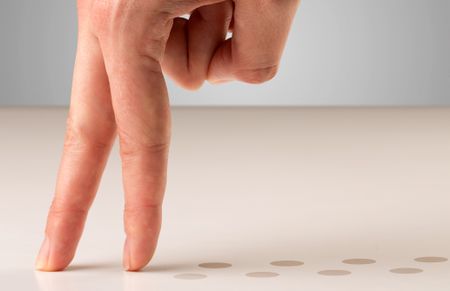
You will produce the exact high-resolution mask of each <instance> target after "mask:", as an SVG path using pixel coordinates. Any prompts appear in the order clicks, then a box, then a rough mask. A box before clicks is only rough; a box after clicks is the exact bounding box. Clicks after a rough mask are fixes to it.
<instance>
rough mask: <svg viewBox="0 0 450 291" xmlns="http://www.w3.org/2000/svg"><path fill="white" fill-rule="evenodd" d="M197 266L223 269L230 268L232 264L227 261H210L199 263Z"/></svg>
mask: <svg viewBox="0 0 450 291" xmlns="http://www.w3.org/2000/svg"><path fill="white" fill-rule="evenodd" d="M198 266H199V267H200V268H206V269H224V268H230V267H231V266H232V265H231V264H229V263H222V262H210V263H201V264H199V265H198Z"/></svg>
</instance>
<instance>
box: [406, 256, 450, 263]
mask: <svg viewBox="0 0 450 291" xmlns="http://www.w3.org/2000/svg"><path fill="white" fill-rule="evenodd" d="M414 260H415V261H416V262H421V263H442V262H447V261H448V259H447V258H444V257H420V258H415V259H414Z"/></svg>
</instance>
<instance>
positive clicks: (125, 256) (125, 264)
mask: <svg viewBox="0 0 450 291" xmlns="http://www.w3.org/2000/svg"><path fill="white" fill-rule="evenodd" d="M130 265H131V264H130V247H129V242H128V238H127V239H126V240H125V246H124V250H123V268H124V269H125V271H129V270H130V267H131V266H130Z"/></svg>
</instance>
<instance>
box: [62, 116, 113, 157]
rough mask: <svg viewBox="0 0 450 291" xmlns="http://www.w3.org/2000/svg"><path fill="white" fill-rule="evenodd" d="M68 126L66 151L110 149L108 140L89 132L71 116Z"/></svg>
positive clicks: (65, 142)
mask: <svg viewBox="0 0 450 291" xmlns="http://www.w3.org/2000/svg"><path fill="white" fill-rule="evenodd" d="M66 124H67V125H66V128H67V130H66V137H65V140H64V150H65V151H68V152H82V151H86V150H88V151H105V150H108V149H109V146H110V143H109V141H108V140H107V138H105V137H101V136H100V137H99V136H98V134H95V133H91V132H89V130H88V129H86V127H84V126H82V125H80V124H79V123H78V122H76V121H75V120H74V118H73V117H72V116H71V115H70V114H69V117H68V118H67V122H66Z"/></svg>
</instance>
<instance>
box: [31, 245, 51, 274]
mask: <svg viewBox="0 0 450 291" xmlns="http://www.w3.org/2000/svg"><path fill="white" fill-rule="evenodd" d="M49 252H50V240H49V239H48V237H45V240H44V242H43V243H42V246H41V249H40V250H39V254H38V256H37V259H36V264H35V268H36V270H44V269H45V267H46V266H47V262H48V255H49Z"/></svg>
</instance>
